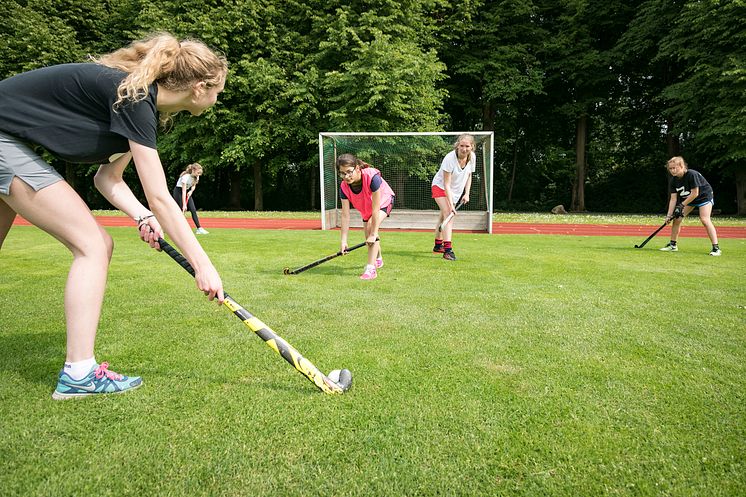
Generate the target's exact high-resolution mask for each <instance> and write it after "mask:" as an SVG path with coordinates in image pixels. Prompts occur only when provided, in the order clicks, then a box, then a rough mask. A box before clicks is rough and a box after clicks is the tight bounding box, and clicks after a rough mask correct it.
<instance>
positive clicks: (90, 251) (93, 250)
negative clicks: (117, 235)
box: [73, 228, 114, 266]
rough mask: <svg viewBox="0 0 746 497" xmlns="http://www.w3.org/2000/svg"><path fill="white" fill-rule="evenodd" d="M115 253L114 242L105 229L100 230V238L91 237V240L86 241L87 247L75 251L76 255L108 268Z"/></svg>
mask: <svg viewBox="0 0 746 497" xmlns="http://www.w3.org/2000/svg"><path fill="white" fill-rule="evenodd" d="M113 253H114V240H113V239H112V238H111V235H109V233H107V232H106V230H104V229H103V228H101V229H99V236H97V237H90V239H88V240H86V243H85V245H83V246H81V247H79V248H78V249H77V250H76V249H73V254H74V255H78V256H82V257H89V258H91V259H92V260H96V261H99V263H101V264H105V265H107V266H108V265H109V263H110V262H111V256H112V254H113Z"/></svg>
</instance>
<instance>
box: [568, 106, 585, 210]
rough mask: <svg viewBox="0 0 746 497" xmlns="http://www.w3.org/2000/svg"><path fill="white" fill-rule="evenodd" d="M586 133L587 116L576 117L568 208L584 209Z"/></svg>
mask: <svg viewBox="0 0 746 497" xmlns="http://www.w3.org/2000/svg"><path fill="white" fill-rule="evenodd" d="M587 133H588V116H587V115H586V114H582V115H581V116H580V118H578V125H577V129H576V138H575V181H574V182H573V191H572V203H571V207H570V210H572V211H575V212H582V211H585V167H586V163H585V141H586V135H587Z"/></svg>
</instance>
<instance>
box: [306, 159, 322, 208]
mask: <svg viewBox="0 0 746 497" xmlns="http://www.w3.org/2000/svg"><path fill="white" fill-rule="evenodd" d="M318 176H319V170H318V168H315V167H312V168H311V181H309V182H308V183H309V185H310V187H311V192H310V193H311V202H310V204H311V210H312V211H315V210H316V209H318V208H319V206H317V205H316V201H317V200H319V201H320V199H321V190H320V189H319V185H318V183H319V178H318Z"/></svg>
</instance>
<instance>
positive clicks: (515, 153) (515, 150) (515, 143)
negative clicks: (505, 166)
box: [508, 127, 518, 203]
mask: <svg viewBox="0 0 746 497" xmlns="http://www.w3.org/2000/svg"><path fill="white" fill-rule="evenodd" d="M517 165H518V127H516V129H515V140H513V170H512V171H511V173H510V186H509V187H508V203H510V201H511V200H513V185H515V170H516V167H517Z"/></svg>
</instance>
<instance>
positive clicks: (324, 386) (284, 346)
mask: <svg viewBox="0 0 746 497" xmlns="http://www.w3.org/2000/svg"><path fill="white" fill-rule="evenodd" d="M158 244H159V245H160V246H161V249H163V251H164V252H166V253H167V254H168V255H169V256H170V257H171V258H172V259H173V260H174V261H176V262H177V263H178V264H179V265H180V266H181V267H182V268H184V269H185V270H186V271H187V272H188V273H189V274H191V275H192V276H194V275H195V272H194V268H193V267H192V265H191V264H189V261H187V260H186V259H185V258H184V256H183V255H181V254H180V253H179V252H178V251H177V250H176V249H175V248H173V247H172V246H171V245H169V244H168V242H166V241H165V240H164V239H163V238H159V239H158ZM223 296H224V297H225V300H224V301H223V305H224V306H225V307H227V308H228V309H229V310H230V311H231V312H232V313H233V314H234V315H235V316H236V317H237V318H238V319H240V320H241V321H243V323H244V324H245V325H246V327H247V328H249V329H250V330H251V331H253V332H254V333H256V335H257V336H259V338H261V339H262V340H264V343H266V344H267V345H268V346H269V347H270V348H271V349H272V350H274V351H275V352H277V353H278V354H279V355H280V356H281V357H282V358H283V359H285V361H287V363H288V364H290V365H291V366H293V367H294V368H295V369H296V371H298V372H299V373H301V374H302V375H303V376H305V377H306V378H308V379H309V380H310V381H311V382H312V383H313V384H314V385H316V388H318V389H319V390H321V391H322V392H324V393H328V394H340V393H345V392H346V391H347V390H349V388H350V387H351V386H352V373H350V372H349V371H348V370H346V369H341V370H339V371H340V372H339V378H338V380H339V381H338V382H337V381H333V380H331V379H329V377H328V376H327V375H325V374H324V373H322V372H321V371H319V369H318V368H317V367H316V366H314V365H313V364H312V363H311V361H309V360H308V359H306V358H305V357H303V356H302V355H301V354H300V353H299V352H298V351H297V350H296V349H295V348H294V347H293V346H292V345H290V344H289V343H288V342H286V341H285V340H284V339H283V338H282V337H280V336H279V335H278V334H277V333H275V332H274V331H272V329H271V328H270V327H269V326H267V325H266V324H264V323H263V322H262V321H261V320H260V319H259V318H257V317H256V316H254V315H253V314H251V313H250V312H249V311H247V310H246V309H244V308H243V307H241V304H239V303H238V302H236V301H235V300H233V298H232V297H231V296H230V295H228V293H226V292H223ZM345 371H346V373H345Z"/></svg>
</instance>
